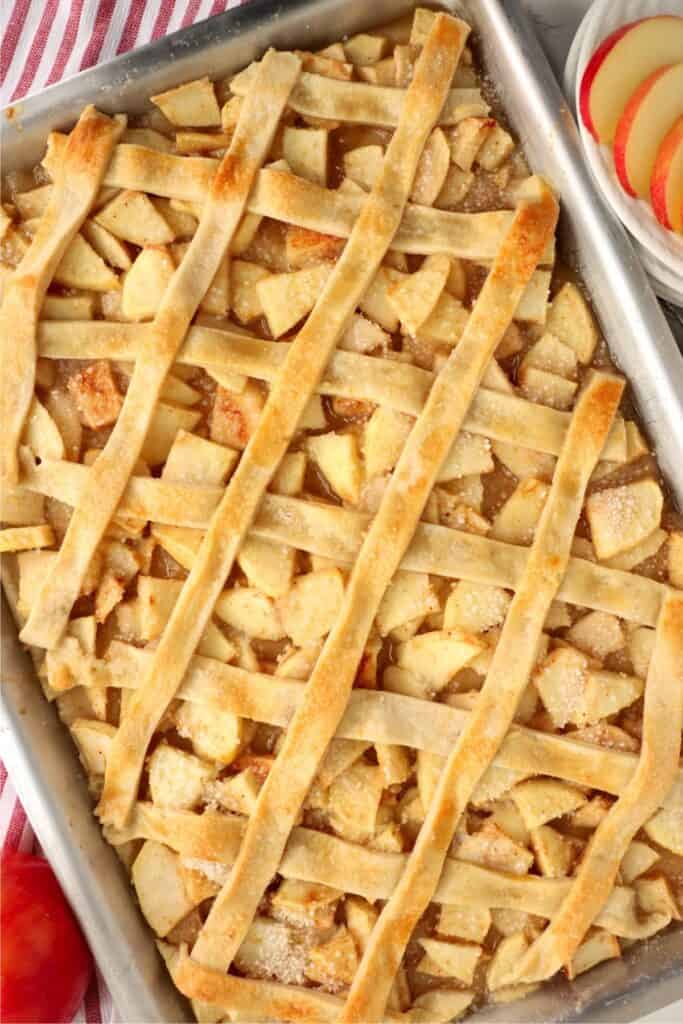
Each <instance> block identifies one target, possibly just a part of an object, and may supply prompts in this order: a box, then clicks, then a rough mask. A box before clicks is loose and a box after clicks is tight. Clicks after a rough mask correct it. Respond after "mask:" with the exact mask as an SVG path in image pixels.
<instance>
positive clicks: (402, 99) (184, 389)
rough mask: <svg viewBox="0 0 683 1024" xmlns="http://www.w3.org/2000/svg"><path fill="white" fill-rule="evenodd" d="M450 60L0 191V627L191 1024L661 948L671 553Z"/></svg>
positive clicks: (192, 127) (409, 64) (669, 521)
mask: <svg viewBox="0 0 683 1024" xmlns="http://www.w3.org/2000/svg"><path fill="white" fill-rule="evenodd" d="M468 33H469V29H468V26H467V25H466V24H465V23H464V22H462V21H459V20H456V19H454V18H452V17H449V16H447V15H436V14H434V13H433V12H429V11H426V10H420V9H418V10H417V11H416V12H415V15H414V18H412V19H410V20H403V21H401V22H399V23H396V24H394V25H390V26H387V27H385V28H384V29H381V30H378V31H377V32H374V33H370V34H363V35H359V36H356V37H353V38H351V39H349V40H347V41H345V42H344V43H336V44H333V45H332V46H330V47H327V48H326V49H325V50H323V51H321V52H319V53H276V52H274V51H269V52H268V53H267V54H266V55H265V56H264V57H263V58H262V59H261V61H259V62H257V63H255V64H253V65H251V66H250V67H249V68H247V69H245V70H244V71H242V72H240V73H239V74H237V75H236V76H234V77H232V78H231V79H230V80H228V81H226V82H220V83H212V82H210V81H209V80H208V79H202V80H199V81H195V82H190V83H187V84H185V85H181V86H178V87H177V88H175V89H172V90H170V91H168V92H166V93H164V94H162V95H159V96H156V97H153V98H152V102H153V104H154V107H155V109H154V111H153V112H152V113H150V114H149V115H147V116H145V117H144V118H142V119H141V120H140V121H138V122H137V123H136V124H135V125H134V126H133V125H128V123H127V122H126V119H125V118H123V117H121V118H118V119H116V118H115V119H111V118H108V117H105V116H104V115H101V114H99V113H98V112H97V111H95V110H94V109H93V108H88V109H87V110H86V111H85V112H84V113H83V115H82V116H81V118H80V119H79V121H78V123H77V125H76V126H75V127H74V129H73V130H72V132H71V133H70V135H69V136H63V135H60V134H58V133H55V134H53V135H52V136H51V137H50V139H49V140H48V149H47V154H46V157H45V159H44V161H43V165H42V169H41V171H40V172H39V173H40V178H39V181H38V183H37V185H36V183H35V182H33V184H34V185H36V187H33V188H29V187H27V184H28V183H27V182H26V181H24V180H21V179H15V180H13V181H11V182H9V184H8V189H9V192H8V197H7V199H8V201H7V203H6V205H5V206H4V208H3V209H4V211H5V221H4V239H3V255H4V257H5V270H4V274H5V275H6V280H4V289H5V296H4V301H3V307H2V314H1V316H2V324H3V355H4V359H5V362H4V366H5V368H6V369H5V383H6V384H7V386H6V387H5V389H4V397H3V430H2V437H3V472H4V477H5V482H6V487H5V491H4V494H3V508H2V518H3V521H4V522H5V524H6V528H5V529H3V530H2V531H1V532H0V542H1V543H2V546H3V550H5V551H9V552H15V553H16V557H15V558H14V559H13V560H11V561H10V563H9V565H8V566H7V567H6V574H5V585H6V588H7V591H8V593H9V595H10V598H11V599H12V600H13V604H14V607H15V609H16V614H17V617H18V619H19V621H20V624H21V627H22V629H21V638H22V639H23V640H24V642H25V643H26V644H28V645H30V646H31V648H32V650H33V652H34V656H35V659H36V664H37V666H38V672H39V675H40V678H41V680H42V683H43V686H44V688H45V692H46V695H47V697H48V698H49V699H51V700H54V701H55V702H56V704H57V707H58V710H59V713H60V715H61V717H62V718H63V720H64V721H65V723H66V724H67V726H68V727H69V729H70V730H71V733H72V735H73V737H74V739H75V741H76V743H77V745H78V748H79V751H80V754H81V759H82V761H83V763H84V766H85V768H86V771H87V773H88V777H89V779H90V784H91V788H92V791H93V794H94V796H95V797H96V798H97V799H98V801H99V802H98V806H97V813H98V814H99V817H100V819H101V821H102V823H103V826H104V830H105V834H106V836H107V838H108V839H109V841H110V842H112V843H113V844H114V845H115V846H116V848H117V850H118V851H119V853H120V855H121V857H122V859H123V861H124V863H125V864H126V865H127V866H128V867H129V869H130V873H131V878H132V882H133V885H134V888H135V891H136V893H137V898H138V900H139V903H140V907H141V909H142V912H143V914H144V915H145V917H146V919H147V921H148V922H149V924H150V926H151V927H152V929H153V930H154V932H155V933H156V935H157V937H158V940H159V942H158V945H159V949H160V951H161V953H162V955H163V956H164V958H165V960H166V962H167V965H168V967H169V970H170V972H171V975H172V977H173V979H174V981H175V983H176V985H177V986H178V988H179V989H180V990H181V992H183V993H184V994H185V995H186V996H188V997H189V998H190V999H191V1000H192V1003H193V1007H194V1010H195V1014H196V1016H197V1019H198V1020H200V1021H219V1020H224V1019H225V1020H253V1019H258V1020H264V1019H267V1020H271V1019H272V1020H286V1021H289V1020H292V1021H297V1020H327V1019H329V1020H334V1019H340V1020H344V1021H381V1020H394V1019H406V1020H411V1021H448V1020H452V1019H454V1018H455V1017H456V1016H458V1015H459V1014H461V1013H463V1012H465V1010H467V1009H468V1008H469V1007H470V1006H476V1005H478V1004H479V1003H480V1002H481V1001H483V1000H486V999H491V1000H494V1001H500V1000H503V999H512V998H517V997H519V996H522V995H524V994H525V993H527V992H528V991H529V990H530V989H531V988H532V987H533V986H534V985H536V984H538V983H539V982H542V981H544V980H545V979H547V978H549V977H551V976H552V975H554V974H555V973H556V972H557V971H558V970H561V969H565V970H567V971H568V973H569V975H570V976H572V977H573V976H574V975H576V974H578V973H580V972H582V971H584V970H587V969H588V968H590V967H592V966H593V965H595V964H596V963H599V962H600V961H602V960H605V959H607V958H610V957H614V956H618V955H619V952H620V941H621V940H625V941H629V942H630V941H633V940H637V939H640V938H645V937H647V936H649V935H652V934H654V933H655V932H657V931H659V930H661V929H662V928H664V927H666V926H667V925H669V924H670V922H671V921H672V920H673V919H675V918H679V916H680V901H681V896H682V895H683V890H682V889H681V879H682V878H683V872H681V866H682V863H683V862H682V861H681V859H680V858H681V857H683V839H682V837H683V827H682V820H683V775H682V774H681V769H680V765H679V757H680V744H681V729H682V726H683V699H682V694H683V593H681V590H680V588H681V587H682V586H683V531H682V529H681V520H680V518H679V517H678V516H677V515H676V513H675V511H674V510H673V509H672V507H671V505H670V504H669V503H668V502H667V501H666V499H665V495H664V492H663V489H662V485H661V483H660V480H659V477H658V474H657V468H656V464H655V461H654V459H653V457H652V455H651V453H650V451H649V449H648V446H647V443H646V441H645V440H644V438H643V437H642V435H641V433H640V431H639V429H638V426H637V424H636V422H635V421H634V420H633V419H632V418H629V417H628V414H627V413H626V412H625V409H624V407H623V406H622V399H623V392H624V381H623V379H622V378H621V377H620V376H619V374H618V373H617V372H616V370H615V368H614V366H613V365H612V363H611V361H610V359H609V354H608V351H607V349H606V347H605V344H604V342H603V341H602V339H601V338H600V334H599V330H598V327H597V325H596V323H595V321H594V319H593V316H592V313H591V311H590V309H589V307H588V305H587V303H586V300H585V299H584V297H583V294H582V292H581V290H580V288H579V287H578V285H577V284H576V283H574V282H572V281H571V280H569V279H567V273H566V271H563V270H561V269H559V270H557V271H556V272H555V271H554V264H555V246H554V231H555V225H556V220H557V215H558V201H557V199H556V197H555V195H554V194H553V192H552V190H551V188H550V186H549V185H548V184H547V183H545V182H544V181H542V180H541V179H539V178H537V177H534V176H531V175H530V174H529V171H528V169H527V167H526V164H525V161H524V158H523V156H522V154H521V153H520V152H519V150H518V149H517V147H516V145H515V142H514V140H513V138H512V137H511V135H510V134H509V133H508V131H507V130H506V129H505V128H504V127H503V126H502V125H501V124H500V123H499V122H498V121H497V120H496V118H495V117H494V116H492V114H491V111H490V109H489V105H488V103H487V101H486V99H485V98H484V95H483V92H482V90H481V86H480V80H479V76H478V73H477V71H476V69H475V65H474V63H473V57H472V52H471V50H470V49H469V48H468V46H467V41H468ZM45 174H47V175H48V176H49V181H48V179H47V178H45V177H44V175H45ZM563 278H564V283H561V281H562V280H563ZM550 294H552V299H550V300H549V295H550ZM17 332H19V336H18V337H17ZM676 588H679V589H676Z"/></svg>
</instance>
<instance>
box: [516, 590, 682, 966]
mask: <svg viewBox="0 0 683 1024" xmlns="http://www.w3.org/2000/svg"><path fill="white" fill-rule="evenodd" d="M682 729H683V597H681V596H680V594H674V593H673V592H671V593H670V594H668V595H667V597H666V598H665V599H664V602H663V604H662V610H661V612H660V615H659V621H658V623H657V634H656V640H655V648H654V653H653V656H652V661H651V662H650V670H649V672H648V677H647V684H646V687H645V707H644V711H643V740H642V746H641V748H640V756H639V758H638V765H637V767H636V770H635V772H634V773H633V776H632V777H631V779H630V780H629V783H628V785H627V786H626V788H625V789H624V790H623V792H622V793H621V796H620V798H619V800H617V802H616V803H615V804H614V806H613V807H612V808H611V809H610V811H609V812H608V814H607V816H606V817H605V818H604V820H603V821H602V822H601V823H600V825H599V826H598V828H597V829H596V831H595V833H594V835H593V836H592V838H591V841H590V844H589V846H588V849H587V850H586V853H585V856H584V857H583V860H582V861H581V864H580V866H579V869H578V872H577V875H576V879H575V881H574V882H573V884H572V886H571V888H570V890H569V892H568V893H567V895H566V897H565V899H564V900H563V902H562V905H561V907H560V908H559V910H558V911H557V914H556V915H555V916H554V917H553V919H552V921H551V923H550V925H549V927H548V928H547V929H546V930H545V932H543V934H542V935H541V936H539V938H538V939H537V940H536V942H535V943H534V944H533V945H532V946H531V948H530V949H529V950H528V951H527V953H526V954H525V955H524V957H523V958H522V960H521V962H520V963H519V964H518V965H517V967H516V969H515V971H514V980H515V981H517V980H523V981H543V980H544V979H545V978H549V977H550V976H551V975H552V974H554V973H555V972H556V971H558V970H559V969H560V968H561V967H562V966H564V965H565V964H568V963H569V962H570V961H571V959H572V957H573V956H574V955H575V953H576V950H577V948H578V946H579V944H580V942H581V940H582V939H583V937H584V935H585V934H586V932H587V931H588V929H589V928H590V926H591V924H592V923H593V920H594V919H595V917H596V916H597V914H598V913H599V912H600V909H601V908H602V907H603V906H604V905H605V903H606V901H607V899H608V898H609V894H610V892H611V891H612V888H613V886H614V883H615V880H616V877H617V872H618V870H619V866H620V864H621V862H622V860H623V858H624V856H625V854H626V851H627V849H628V847H629V845H630V843H631V842H632V840H633V839H634V837H635V835H636V833H637V832H638V830H639V829H640V828H642V826H643V825H645V824H646V822H647V821H648V819H649V818H650V817H652V815H653V814H654V813H655V811H656V810H657V808H658V806H659V804H660V802H661V801H662V800H663V799H664V797H665V796H666V795H667V793H670V791H671V787H672V785H673V783H674V780H675V779H676V777H677V775H678V773H679V766H678V765H679V756H680V749H681V730H682Z"/></svg>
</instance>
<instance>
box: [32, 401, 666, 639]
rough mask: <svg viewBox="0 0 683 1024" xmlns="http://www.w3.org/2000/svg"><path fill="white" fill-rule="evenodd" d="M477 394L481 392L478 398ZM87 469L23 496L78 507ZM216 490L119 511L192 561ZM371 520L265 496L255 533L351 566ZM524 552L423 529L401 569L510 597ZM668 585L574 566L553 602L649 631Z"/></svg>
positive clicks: (67, 466) (44, 470) (575, 561)
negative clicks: (162, 529)
mask: <svg viewBox="0 0 683 1024" xmlns="http://www.w3.org/2000/svg"><path fill="white" fill-rule="evenodd" d="M479 394H481V392H479ZM87 472H88V471H87V469H86V468H85V467H83V466H78V465H76V464H75V463H67V462H58V463H57V462H48V461H45V462H43V463H42V464H41V465H40V466H37V467H33V466H27V467H26V469H25V472H24V476H23V479H22V483H23V485H24V486H25V487H26V488H27V489H28V490H35V491H36V492H37V493H39V494H46V495H49V496H50V497H53V498H57V499H58V500H59V501H63V502H65V503H66V504H67V505H76V504H77V503H78V500H79V495H80V493H81V490H82V488H83V486H84V483H85V477H86V476H87ZM221 494H222V491H221V489H220V488H218V487H208V486H202V487H199V486H192V487H191V488H190V487H188V486H184V485H181V484H172V483H166V482H165V481H163V480H157V479H155V478H147V477H135V478H133V479H132V480H131V481H130V483H129V485H128V488H127V489H126V491H125V492H124V495H123V499H122V504H121V510H122V512H123V513H125V514H127V515H130V516H133V517H137V518H138V519H141V520H151V521H152V522H154V523H162V524H166V525H168V526H171V527H180V528H184V529H187V530H189V531H190V535H189V536H188V535H185V536H184V540H185V544H186V545H187V548H188V550H189V552H190V554H191V558H190V559H189V560H188V563H187V566H186V567H187V568H190V566H191V564H192V560H193V558H194V553H195V552H196V550H197V548H198V546H199V542H200V536H201V534H200V530H202V529H205V528H206V526H207V525H208V523H209V521H210V518H211V515H212V514H213V512H214V510H215V508H216V506H217V505H218V502H219V500H220V497H221ZM367 522H368V519H367V517H366V516H364V515H363V514H362V513H360V512H356V511H355V510H353V509H351V508H339V507H333V506H321V505H318V504H315V503H312V502H308V501H305V500H301V499H297V498H288V497H284V496H281V495H274V494H267V495H265V496H264V500H263V502H262V504H261V506H260V508H259V511H258V513H257V516H256V519H255V521H254V525H253V527H252V533H253V534H254V535H255V536H259V537H263V538H265V539H268V540H273V541H276V542H278V543H282V544H292V545H294V546H295V547H297V548H299V549H300V550H303V551H308V552H310V553H311V554H317V555H321V556H323V557H326V558H331V559H333V560H334V561H335V562H337V563H339V564H342V565H351V564H353V561H354V559H355V558H356V555H357V552H358V550H359V548H360V545H361V541H362V535H363V531H364V530H365V529H366V526H367ZM525 560H526V554H525V549H524V548H523V547H520V546H519V545H516V544H508V543H506V542H504V541H498V540H494V539H493V538H491V537H479V536H476V535H474V534H471V533H465V532H463V531H460V530H455V529H450V528H448V527H445V526H438V525H436V524H431V523H420V524H419V525H418V527H417V529H416V531H415V534H414V536H413V540H412V542H411V544H410V546H409V548H408V550H407V552H406V554H405V556H404V558H403V561H402V562H401V568H402V569H404V570H409V571H412V572H426V573H433V574H435V575H439V576H444V577H450V578H452V579H465V580H472V581H476V582H480V583H490V584H492V585H495V586H499V587H505V588H509V589H512V590H514V589H515V588H516V586H517V583H518V581H519V579H520V578H521V576H522V573H523V569H524V563H525ZM664 592H665V585H664V584H662V583H660V582H658V581H657V580H653V579H650V578H649V577H646V576H636V575H633V574H631V573H625V572H623V570H621V569H611V568H609V567H607V566H604V565H597V564H595V563H593V562H589V561H587V560H586V559H583V558H571V559H570V562H569V567H568V570H567V574H566V575H565V578H564V580H563V582H562V585H561V587H560V590H559V592H558V598H559V599H560V600H563V601H569V602H571V603H572V604H576V605H580V606H582V607H585V608H593V609H597V610H601V611H605V612H609V613H611V614H613V615H618V616H620V617H621V618H624V619H627V620H629V621H632V622H636V623H640V624H641V625H646V626H654V625H655V624H656V622H657V616H658V614H659V608H660V605H661V602H662V598H663V595H664Z"/></svg>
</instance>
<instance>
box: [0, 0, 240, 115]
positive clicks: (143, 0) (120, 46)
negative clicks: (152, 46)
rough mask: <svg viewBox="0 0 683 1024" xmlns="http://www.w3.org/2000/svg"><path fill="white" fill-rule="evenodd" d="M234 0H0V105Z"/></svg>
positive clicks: (237, 0) (206, 15) (234, 4)
mask: <svg viewBox="0 0 683 1024" xmlns="http://www.w3.org/2000/svg"><path fill="white" fill-rule="evenodd" d="M242 2H243V0H242ZM239 3H240V0H3V2H2V3H0V35H1V37H2V44H1V45H0V106H4V105H6V104H8V103H14V102H16V100H19V99H21V98H22V96H28V95H30V94H31V93H34V92H39V91H40V90H41V89H44V88H45V87H46V86H47V85H52V84H53V83H54V82H58V81H59V80H60V79H62V78H68V77H69V76H70V75H75V74H76V72H77V71H83V69H84V68H89V67H92V65H93V64H101V63H102V62H103V61H106V60H110V59H111V58H112V57H115V56H116V55H117V54H119V53H125V52H126V50H132V49H134V48H135V47H136V46H142V45H143V44H144V43H148V42H149V41H150V40H151V39H158V38H159V37H160V36H165V35H168V34H169V33H170V32H175V31H176V29H179V28H184V27H185V26H186V25H192V24H193V23H194V22H196V21H203V20H204V19H205V18H209V17H211V15H212V14H221V13H222V12H223V11H225V10H227V9H228V8H230V7H237V6H239Z"/></svg>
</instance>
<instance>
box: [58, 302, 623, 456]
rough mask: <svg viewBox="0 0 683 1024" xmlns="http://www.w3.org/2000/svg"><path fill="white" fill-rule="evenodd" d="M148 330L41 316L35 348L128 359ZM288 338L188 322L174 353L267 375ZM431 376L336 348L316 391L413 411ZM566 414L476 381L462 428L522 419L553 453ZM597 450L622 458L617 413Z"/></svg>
mask: <svg viewBox="0 0 683 1024" xmlns="http://www.w3.org/2000/svg"><path fill="white" fill-rule="evenodd" d="M147 331H148V328H147V327H145V326H135V327H132V326H130V325H127V324H120V325H119V324H117V325H114V324H107V323H104V322H96V323H94V324H93V323H83V324H79V323H73V324H72V323H69V324H63V323H59V322H47V323H43V324H41V326H40V328H39V332H38V342H39V353H40V355H42V356H45V357H47V358H50V359H75V358H79V359H80V358H88V359H134V358H136V357H137V355H138V353H139V352H140V350H141V349H142V348H144V335H145V332H147ZM141 339H142V342H141ZM288 345H289V343H288V342H286V341H281V342H278V343H277V344H274V343H272V342H267V341H262V340H260V339H257V338H252V337H249V336H245V335H243V334H234V333H232V332H229V331H222V330H221V331H219V330H215V329H213V328H211V327H191V328H190V330H189V332H188V337H187V341H186V342H185V344H184V345H183V347H182V349H181V351H180V352H179V360H180V361H181V362H185V361H186V362H187V363H188V364H191V365H197V366H202V367H204V368H205V369H207V370H209V371H211V369H212V368H214V369H225V370H228V369H229V370H230V371H233V372H234V371H237V372H239V373H244V374H246V375H248V376H250V377H256V378H257V379H260V380H265V381H269V382H270V381H272V380H274V379H275V378H276V376H277V374H278V373H279V372H280V369H281V367H282V365H283V363H284V361H285V359H286V354H287V350H288ZM433 380H434V374H433V373H432V372H431V371H429V370H423V369H421V368H420V367H418V366H413V365H411V364H409V363H389V364H387V360H386V359H382V358H379V357H374V356H363V355H360V354H358V353H353V352H345V351H336V352H335V353H334V354H333V356H332V358H331V360H330V363H329V365H328V366H327V368H326V370H325V374H324V376H323V378H322V380H321V381H320V382H319V385H318V388H317V390H318V393H319V394H321V395H332V396H340V397H344V398H356V399H357V398H361V399H367V400H368V401H371V402H376V403H377V404H378V405H382V406H387V407H388V408H391V409H395V410H396V411H397V412H404V413H408V414H409V415H411V416H417V415H418V414H419V412H420V411H421V409H422V408H423V406H424V403H425V399H426V397H427V395H428V394H429V390H430V388H431V386H432V383H433ZM569 420H570V414H569V413H567V412H563V411H561V410H559V409H553V408H551V407H550V406H547V405H538V404H536V403H535V402H532V401H529V400H527V399H525V398H521V397H520V396H519V395H513V394H504V393H503V392H500V391H492V390H491V388H488V387H482V388H481V389H480V390H479V391H478V392H477V395H476V396H475V398H474V400H473V402H472V405H471V407H470V409H469V410H468V414H467V417H466V418H465V422H464V424H463V429H465V430H467V431H469V432H470V433H474V434H478V435H482V436H484V437H489V438H492V439H494V440H498V441H505V442H507V443H510V444H515V443H516V442H518V441H519V437H518V427H519V423H520V422H524V424H525V428H526V429H525V435H524V441H525V446H524V447H526V448H530V449H533V450H536V451H539V452H544V453H546V454H548V455H559V453H560V450H561V448H562V444H563V441H564V438H565V435H566V432H567V428H568V426H569ZM602 457H603V458H604V459H605V460H607V461H610V462H618V463H622V462H624V461H626V458H627V446H626V432H625V427H624V421H623V420H622V418H621V417H618V418H617V419H616V421H615V424H614V428H613V430H612V431H611V432H610V436H609V438H608V440H607V443H606V445H605V450H604V452H603V453H602Z"/></svg>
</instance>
